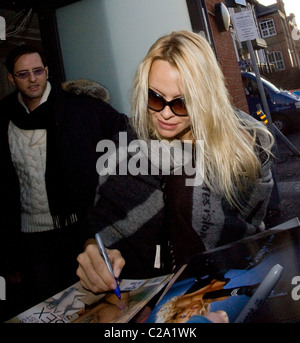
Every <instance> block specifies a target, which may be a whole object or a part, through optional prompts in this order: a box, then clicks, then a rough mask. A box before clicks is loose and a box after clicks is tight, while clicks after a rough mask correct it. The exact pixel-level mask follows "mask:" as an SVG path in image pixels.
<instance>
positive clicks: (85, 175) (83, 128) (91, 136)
mask: <svg viewBox="0 0 300 343" xmlns="http://www.w3.org/2000/svg"><path fill="white" fill-rule="evenodd" d="M47 103H48V105H49V106H51V109H53V115H54V116H55V117H56V127H55V131H56V132H55V139H56V143H57V147H58V148H57V153H58V154H59V155H60V161H61V168H60V170H61V173H62V179H63V180H64V182H65V187H66V189H67V190H68V193H69V195H68V197H69V199H71V200H72V202H73V204H72V206H73V207H75V208H76V209H77V214H78V215H79V223H77V224H76V225H75V226H74V228H72V229H71V230H70V229H69V228H65V229H57V230H52V231H51V232H45V233H37V234H36V233H33V234H31V233H29V234H24V233H23V234H21V227H20V226H21V225H20V212H21V207H20V190H19V182H18V177H17V174H16V171H15V169H14V166H13V164H12V160H11V154H10V149H9V144H8V126H9V121H10V113H11V112H12V109H13V107H14V106H20V104H19V103H18V100H17V92H14V93H12V94H10V95H9V96H7V97H6V98H4V99H3V100H2V101H1V102H0V158H1V168H0V180H1V181H0V182H1V198H2V205H1V210H0V211H1V212H0V230H1V236H0V275H1V276H6V275H9V274H11V273H12V272H14V271H15V270H19V269H20V268H21V270H26V269H30V273H32V275H31V278H34V277H35V276H36V275H33V273H34V272H33V270H35V274H39V272H40V270H42V269H43V268H44V266H45V265H47V264H48V263H49V264H51V263H52V262H49V256H50V255H53V261H54V260H55V262H53V265H54V269H55V270H56V269H58V268H59V267H60V265H61V266H63V265H64V263H63V262H64V260H66V259H68V260H71V261H73V264H72V266H70V268H68V265H66V268H67V269H70V275H72V276H73V277H74V276H75V275H76V274H75V273H76V266H77V262H76V254H77V253H79V252H80V250H82V248H83V242H84V240H85V238H86V236H87V235H88V234H87V233H86V231H85V224H84V223H85V222H84V219H85V215H86V212H87V211H88V209H89V208H90V207H91V206H92V205H93V202H94V199H95V191H96V186H97V184H98V174H97V171H96V161H97V159H98V158H99V156H100V153H97V152H96V145H97V143H98V142H99V141H100V140H102V139H111V138H112V137H113V136H114V135H115V134H117V133H118V132H119V131H123V130H124V129H125V128H126V127H127V116H126V115H124V114H120V113H119V112H117V111H116V110H115V109H113V108H112V107H111V106H110V105H109V104H107V103H106V102H103V101H102V100H100V99H95V98H92V97H89V96H79V95H74V94H70V93H67V92H64V91H62V92H61V93H60V94H55V93H54V91H53V90H52V91H51V93H50V95H49V97H48V100H47ZM24 115H26V112H25V109H24ZM42 255H43V256H42ZM59 255H61V256H59ZM43 258H45V261H47V262H45V263H43ZM25 261H26V262H25ZM60 262H62V263H60ZM28 264H30V268H27V267H29V266H28ZM35 267H36V268H35ZM47 268H48V267H46V269H47ZM61 269H62V274H63V275H60V274H59V273H58V272H57V276H56V285H57V287H56V286H54V288H51V287H50V286H49V283H48V281H49V280H47V278H46V277H44V276H40V277H39V279H43V280H42V283H46V284H47V283H48V285H45V287H46V289H45V291H43V292H42V294H41V299H40V298H38V297H37V298H35V299H36V301H39V300H44V299H43V297H46V296H50V295H53V294H52V293H51V292H56V291H57V290H58V291H59V290H61V289H60V288H59V287H62V286H63V285H66V286H68V285H69V284H68V282H69V281H68V278H67V277H66V278H65V280H66V283H62V284H61V285H60V283H59V282H58V281H59V279H60V278H64V270H63V268H62V267H61ZM55 270H54V271H53V272H54V273H56V272H55ZM65 272H67V271H66V270H65ZM24 273H25V275H26V272H24ZM50 274H51V273H50ZM50 274H49V275H50ZM52 276H53V275H52ZM52 276H49V278H51V277H52ZM49 282H50V281H49ZM30 285H31V286H33V287H37V288H39V287H40V286H39V283H38V282H36V283H35V284H34V282H30ZM8 288H9V287H8ZM46 290H47V291H46ZM7 291H8V292H9V289H8V290H7ZM36 291H37V290H32V293H34V292H36ZM8 301H9V299H8ZM28 304H30V302H29V303H28Z"/></svg>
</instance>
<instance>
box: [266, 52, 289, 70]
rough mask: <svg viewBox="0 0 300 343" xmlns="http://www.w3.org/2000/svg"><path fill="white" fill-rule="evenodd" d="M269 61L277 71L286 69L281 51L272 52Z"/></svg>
mask: <svg viewBox="0 0 300 343" xmlns="http://www.w3.org/2000/svg"><path fill="white" fill-rule="evenodd" d="M268 60H269V63H273V64H274V65H275V69H276V70H283V69H285V65H284V61H283V58H282V53H281V51H273V52H270V53H269V55H268Z"/></svg>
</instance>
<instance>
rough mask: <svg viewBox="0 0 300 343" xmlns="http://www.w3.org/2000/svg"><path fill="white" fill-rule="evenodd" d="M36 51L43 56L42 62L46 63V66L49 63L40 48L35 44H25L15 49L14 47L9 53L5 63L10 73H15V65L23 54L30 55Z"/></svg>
mask: <svg viewBox="0 0 300 343" xmlns="http://www.w3.org/2000/svg"><path fill="white" fill-rule="evenodd" d="M34 53H38V54H39V55H40V56H41V59H42V62H43V64H44V66H46V65H47V64H46V60H45V58H44V56H43V54H42V52H41V51H40V50H39V49H38V48H36V47H35V46H32V45H27V44H23V45H20V46H18V47H16V48H15V49H13V50H12V51H11V52H10V53H9V55H8V56H7V58H6V62H5V65H6V68H7V70H8V72H9V73H10V74H13V72H14V66H15V64H16V62H17V61H18V59H19V58H20V57H21V56H23V55H28V54H34Z"/></svg>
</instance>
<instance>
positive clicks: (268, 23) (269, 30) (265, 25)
mask: <svg viewBox="0 0 300 343" xmlns="http://www.w3.org/2000/svg"><path fill="white" fill-rule="evenodd" d="M259 26H260V31H261V35H262V37H263V38H266V37H270V36H276V29H275V25H274V21H273V19H268V20H262V21H261V22H260V23H259Z"/></svg>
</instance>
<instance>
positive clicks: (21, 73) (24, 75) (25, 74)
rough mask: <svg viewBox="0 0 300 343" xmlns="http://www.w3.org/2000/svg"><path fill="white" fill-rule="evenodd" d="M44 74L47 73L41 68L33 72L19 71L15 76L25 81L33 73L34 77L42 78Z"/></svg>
mask: <svg viewBox="0 0 300 343" xmlns="http://www.w3.org/2000/svg"><path fill="white" fill-rule="evenodd" d="M44 72H45V68H43V67H39V68H35V69H32V70H22V71H18V72H17V73H16V74H14V76H16V77H18V78H19V79H22V80H25V79H27V78H28V77H29V76H30V74H31V73H33V75H35V76H40V75H42V74H43V73H44Z"/></svg>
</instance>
